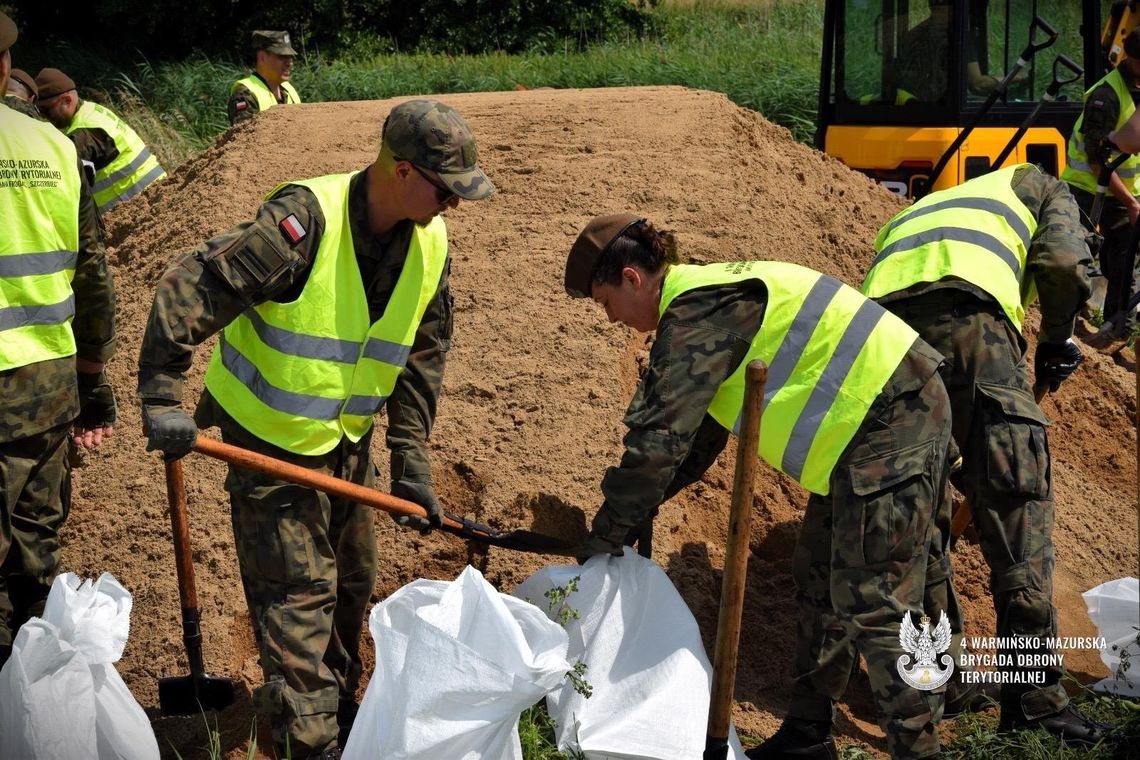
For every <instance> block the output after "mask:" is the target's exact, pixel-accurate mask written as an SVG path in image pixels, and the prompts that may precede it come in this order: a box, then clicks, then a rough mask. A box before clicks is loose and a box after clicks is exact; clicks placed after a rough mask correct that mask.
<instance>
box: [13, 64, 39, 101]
mask: <svg viewBox="0 0 1140 760" xmlns="http://www.w3.org/2000/svg"><path fill="white" fill-rule="evenodd" d="M10 76H11V78H12V79H15V80H16V81H17V82H19V83H20V84H22V85H24V86H25V87H27V88H28V92H30V93H32V95H34V96H36V97H39V94H40V91H39V88H38V87H36V80H35V78H34V77H33V76H32V75H31V74H29V73H28V72H26V71H24V70H23V69H12V73H11V75H10Z"/></svg>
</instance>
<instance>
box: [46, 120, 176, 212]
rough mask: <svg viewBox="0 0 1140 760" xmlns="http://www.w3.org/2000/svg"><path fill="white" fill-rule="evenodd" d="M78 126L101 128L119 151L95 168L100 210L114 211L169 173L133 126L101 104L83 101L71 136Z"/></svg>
mask: <svg viewBox="0 0 1140 760" xmlns="http://www.w3.org/2000/svg"><path fill="white" fill-rule="evenodd" d="M77 129H102V130H103V131H104V132H106V133H107V134H108V135H110V136H111V139H112V140H114V141H115V147H116V148H118V150H119V155H117V156H115V159H114V160H113V161H111V163H109V164H107V165H106V166H104V167H103V168H101V169H96V170H95V182H94V184H93V185H92V187H91V191H92V194H93V195H94V196H95V205H96V206H98V207H99V210H100V211H103V212H106V211H109V210H111V209H112V208H114V207H115V206H117V205H119V204H120V203H122V202H123V201H125V200H129V199H131V198H133V197H135V196H136V195H138V194H139V193H141V192H142V191H143V190H146V188H147V187H148V186H149V185H150V183H152V182H155V181H157V180H160V179H162V178H163V177H165V176H166V172H165V171H164V170H163V168H162V167H161V166H160V165H159V163H158V159H157V158H155V156H154V154H153V153H151V152H150V148H148V147H147V146H146V144H145V143H143V141H142V138H141V137H139V136H138V134H137V133H136V132H135V131H134V130H133V129H131V127H130V125H129V124H127V123H126V122H125V121H123V120H122V119H120V118H119V117H118V116H117V115H116V114H115V113H114V112H113V111H110V110H108V109H106V108H104V107H103V106H101V105H99V104H98V103H92V102H91V101H84V102H83V103H82V104H80V106H79V108H78V109H77V110H76V112H75V117H74V118H72V120H71V124H70V125H69V126H68V127H67V129H65V130H64V133H65V134H68V135H70V134H71V133H72V132H74V131H75V130H77Z"/></svg>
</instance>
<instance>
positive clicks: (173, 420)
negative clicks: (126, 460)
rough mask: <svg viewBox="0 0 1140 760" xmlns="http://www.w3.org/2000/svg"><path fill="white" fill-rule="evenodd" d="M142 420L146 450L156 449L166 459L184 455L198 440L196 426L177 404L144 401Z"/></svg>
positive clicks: (179, 457) (178, 457)
mask: <svg viewBox="0 0 1140 760" xmlns="http://www.w3.org/2000/svg"><path fill="white" fill-rule="evenodd" d="M142 422H143V433H144V434H146V450H147V451H154V450H155V449H158V450H159V451H161V452H162V453H163V454H165V455H166V458H167V459H181V458H182V457H184V456H186V455H187V454H189V453H190V449H191V448H192V447H193V446H194V441H196V440H198V426H197V425H195V424H194V420H193V419H192V418H191V417H190V415H189V414H187V413H186V411H185V410H184V409H183V408H182V407H181V406H178V405H177V404H167V405H163V404H159V403H155V402H151V403H144V404H143V408H142Z"/></svg>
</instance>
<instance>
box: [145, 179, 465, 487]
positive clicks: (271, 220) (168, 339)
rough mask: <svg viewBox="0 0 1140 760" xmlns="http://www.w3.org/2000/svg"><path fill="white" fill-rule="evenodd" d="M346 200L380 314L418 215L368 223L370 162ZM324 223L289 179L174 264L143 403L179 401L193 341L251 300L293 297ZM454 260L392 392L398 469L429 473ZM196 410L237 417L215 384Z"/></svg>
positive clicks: (162, 298) (207, 416) (421, 477)
mask: <svg viewBox="0 0 1140 760" xmlns="http://www.w3.org/2000/svg"><path fill="white" fill-rule="evenodd" d="M348 203H349V208H348V219H349V226H350V229H351V232H352V242H353V247H354V248H355V250H356V260H357V263H358V264H359V266H360V274H361V278H362V280H363V283H364V290H365V295H366V298H367V300H368V311H369V316H370V318H371V319H372V321H376V320H378V319H379V318H380V316H381V315H382V314H383V313H384V309H385V308H386V307H387V305H388V300H389V299H390V298H391V296H392V291H393V289H394V288H395V286H396V280H397V279H398V278H399V276H400V272H401V270H402V269H403V266H404V260H405V258H406V256H407V251H408V245H409V242H410V241H411V235H412V232H413V230H414V224H413V223H412V222H411V221H408V220H406V221H404V222H401V223H400V224H398V225H397V226H396V227H395V228H394V229H393V230H392V231H391V232H390V233H389V234H387V235H386V236H384V237H383V238H379V237H377V236H376V235H374V234H373V233H372V232H371V231H370V230H369V228H368V209H367V197H366V173H365V172H361V173H360V174H358V175H357V176H356V177H354V178H353V179H352V182H351V183H350V185H349V199H348ZM291 215H292V216H295V217H296V219H297V220H298V221H299V222H300V225H301V227H303V228H304V230H305V234H304V235H303V237H301V238H300V239H299V240H297V241H296V242H292V241H293V240H294V239H295V238H296V235H295V234H293V235H289V234H287V232H286V230H285V228H283V227H282V224H283V223H284V221H285V220H286V218H288V217H289V216H291ZM324 228H325V221H324V216H323V214H322V213H321V209H320V205H319V204H318V203H317V200H316V198H315V197H314V196H313V194H312V192H311V191H310V190H309V189H308V188H305V187H302V186H300V185H287V186H285V188H283V189H282V190H281V191H280V192H279V193H278V194H277V195H276V196H274V197H273V199H272V200H269V201H266V202H265V203H263V204H262V205H261V208H260V209H259V210H258V213H257V217H256V218H255V219H254V220H253V221H252V222H245V223H243V224H240V225H238V226H237V227H235V228H234V229H232V230H230V231H229V232H226V233H224V234H222V235H219V236H218V237H216V238H213V239H212V240H209V241H207V242H206V243H203V244H202V245H200V246H198V247H197V248H195V249H194V250H193V251H191V252H190V253H188V254H186V255H184V256H182V257H181V258H180V259H179V260H178V261H176V262H175V263H174V264H173V265H172V266H171V267H170V268H169V269H167V271H166V273H165V274H163V276H162V279H161V280H159V283H158V289H157V292H156V293H155V297H154V305H153V307H152V309H151V313H150V319H149V321H148V322H147V327H146V333H145V335H144V336H143V340H142V347H141V349H140V351H139V386H138V392H139V397H140V399H141V400H142V401H143V403H148V402H153V403H158V404H180V403H182V383H183V377H184V374H185V372H186V371H187V369H189V367H190V363H191V359H192V355H193V350H194V347H195V346H197V345H199V344H201V343H202V342H204V341H205V340H206V339H207V338H209V337H210V336H211V335H214V334H215V333H217V332H219V331H220V330H221V329H222V328H224V327H225V326H226V325H228V324H229V323H230V322H232V321H233V320H234V319H236V318H237V317H238V315H240V314H241V313H242V312H243V311H245V310H246V309H248V308H249V307H251V306H254V305H256V304H259V303H264V302H266V301H271V300H272V301H279V302H283V303H287V302H289V301H292V300H295V299H296V298H297V297H298V296H299V295H300V293H301V290H302V289H303V288H304V285H305V282H306V280H307V279H308V274H309V271H310V270H311V268H312V266H313V262H314V260H315V258H316V254H317V249H318V248H319V246H320V242H321V238H322V236H323V233H324ZM289 229H294V230H295V228H292V227H290V228H289ZM450 268H451V262H450V260H449V261H448V263H447V266H446V267H445V269H444V275H443V278H442V280H441V281H440V284H439V289H438V290H437V292H436V296H435V300H434V301H433V302H432V303H431V304H430V305H429V306H428V308H427V311H426V312H425V313H424V316H423V320H422V321H421V322H420V326H419V330H418V332H417V333H416V337H415V340H414V341H413V344H412V353H411V355H410V356H409V357H408V361H407V365H406V366H405V368H404V371H403V372H402V373H401V374H400V377H399V380H397V382H396V387H395V389H394V390H393V392H392V395H391V396H390V397H389V399H388V401H387V402H386V409H387V411H388V432H387V444H388V448H389V449H391V451H392V476H393V479H399V478H403V479H406V480H414V481H421V482H422V481H427V480H428V479H430V474H431V470H430V467H429V464H428V455H427V439H428V435H429V434H430V432H431V426H432V422H433V421H434V419H435V413H436V406H437V403H438V401H439V393H440V388H441V387H442V384H443V369H444V363H445V359H446V356H447V351H448V349H449V348H450V345H451V334H452V320H451V316H452V299H451V291H450V288H449V283H448V275H449V272H450ZM332 306H333V305H332V304H330V308H331V307H332ZM195 418H196V419H197V421H198V423H199V425H200V426H202V427H210V426H212V425H218V426H220V427H222V429H223V431H224V430H227V429H236V428H238V427H239V426H238V423H237V422H236V421H235V420H234V419H233V418H232V417H230V416H229V415H228V414H226V412H225V411H224V410H223V409H222V408H221V407H220V405H218V403H217V402H216V401H215V400H214V399H213V397H212V396H211V395H210V393H209V391H205V392H204V393H203V395H202V399H201V402H200V403H199V407H198V411H197V414H196V415H195Z"/></svg>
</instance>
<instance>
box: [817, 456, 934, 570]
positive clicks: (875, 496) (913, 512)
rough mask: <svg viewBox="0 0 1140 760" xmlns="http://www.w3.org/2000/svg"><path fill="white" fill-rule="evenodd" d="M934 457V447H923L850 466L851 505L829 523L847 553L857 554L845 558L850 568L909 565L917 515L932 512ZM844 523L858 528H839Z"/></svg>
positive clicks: (839, 509) (836, 513)
mask: <svg viewBox="0 0 1140 760" xmlns="http://www.w3.org/2000/svg"><path fill="white" fill-rule="evenodd" d="M934 456H935V445H934V443H933V442H931V441H924V442H923V443H921V444H919V445H917V446H911V447H910V448H905V449H900V450H898V451H894V452H891V453H890V454H886V455H884V456H878V455H876V456H875V457H873V458H870V459H864V460H862V461H859V462H852V463H851V465H850V469H849V473H850V477H851V491H852V493H853V494H854V499H853V501H854V504H852V505H850V507H851V508H849V509H848V508H845V507H846V505H841V506H839V507H838V508H837V509H836V511H835V516H834V520H835V530H836V534H837V535H840V536H844V537H850V538H851V541H850V544H849V549H848V551H851V552H853V553H856V554H857V553H858V552H860V551H861V552H862V555H863V556H861V557H859V556H851V557H849V558H848V559H849V561H850V562H851V565H852V566H857V565H873V564H879V563H882V562H887V561H895V560H897V561H904V562H905V561H907V560H909V559H910V556H911V554H912V553H913V552H914V548H915V545H916V542H917V541H918V540H919V539H920V537H919V536H918V535H917V525H918V521H917V520H916V517H917V515H918V511H919V510H927V511H932V510H933V506H934V498H935V494H934V478H933V477H932V475H931V472H930V470H931V468H932V467H933V465H934ZM849 520H852V521H853V520H859V524H858V525H854V524H848V525H843V523H844V522H847V521H849ZM859 535H862V539H863V540H862V541H861V542H858V543H856V542H855V540H854V539H855V538H856V537H857V536H859Z"/></svg>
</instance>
